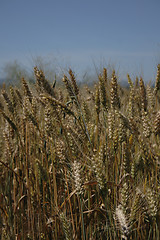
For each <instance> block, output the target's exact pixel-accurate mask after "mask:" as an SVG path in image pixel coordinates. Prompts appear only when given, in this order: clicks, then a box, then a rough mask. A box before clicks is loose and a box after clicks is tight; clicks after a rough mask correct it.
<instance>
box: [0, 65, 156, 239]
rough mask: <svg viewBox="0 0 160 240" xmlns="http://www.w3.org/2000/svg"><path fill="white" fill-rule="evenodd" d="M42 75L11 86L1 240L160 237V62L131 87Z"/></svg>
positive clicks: (1, 138)
mask: <svg viewBox="0 0 160 240" xmlns="http://www.w3.org/2000/svg"><path fill="white" fill-rule="evenodd" d="M34 71H35V78H36V83H35V85H34V86H33V85H31V86H29V84H28V83H27V82H26V80H25V79H24V78H23V79H22V81H21V87H20V88H17V87H10V88H9V89H8V88H7V89H6V88H5V87H3V89H2V90H1V96H0V128H1V129H0V130H1V131H0V236H1V239H2V240H3V239H15V236H16V237H17V239H55V240H60V239H67V240H69V239H77V240H80V239H82V240H94V239H111V240H112V239H121V238H123V239H159V238H160V194H159V193H160V182H159V181H160V65H158V71H157V78H156V83H155V86H154V87H151V86H149V85H147V86H145V83H144V80H143V79H142V78H140V79H138V78H137V79H136V80H135V81H132V80H131V79H130V76H129V75H128V82H129V86H130V87H129V89H126V88H122V87H121V86H120V85H119V84H118V82H117V76H116V73H115V72H114V71H113V73H112V76H111V77H108V76H107V70H106V69H105V68H104V70H103V72H102V73H101V74H100V75H99V79H98V82H97V84H96V85H95V86H94V88H90V89H89V88H88V87H81V88H80V89H79V88H78V86H77V82H76V79H75V75H74V73H73V72H72V70H69V72H68V76H64V78H63V82H64V86H65V87H57V85H56V82H54V84H53V86H51V84H50V83H49V81H47V79H46V78H45V76H44V73H43V72H42V71H40V70H39V69H37V68H35V69H34Z"/></svg>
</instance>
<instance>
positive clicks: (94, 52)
mask: <svg viewBox="0 0 160 240" xmlns="http://www.w3.org/2000/svg"><path fill="white" fill-rule="evenodd" d="M37 56H41V57H44V58H50V57H53V58H54V57H57V58H58V59H59V61H61V60H62V62H63V61H64V62H66V63H67V64H69V65H71V66H73V68H74V71H78V69H87V68H88V67H89V66H93V62H94V63H95V65H97V66H99V65H100V64H103V65H106V66H107V65H108V64H111V65H114V66H115V68H116V69H118V70H119V72H120V74H122V76H123V74H125V73H127V72H129V73H130V74H131V75H133V76H135V75H136V74H137V75H142V76H143V77H144V78H145V79H146V80H147V81H148V80H151V79H154V78H155V75H156V65H157V64H158V62H160V0H0V73H1V75H3V67H4V65H5V64H6V63H7V62H12V61H14V60H15V59H16V60H17V61H18V62H19V63H22V64H23V65H24V66H26V67H30V66H31V62H32V60H33V59H34V58H36V57H37ZM32 64H33V62H32Z"/></svg>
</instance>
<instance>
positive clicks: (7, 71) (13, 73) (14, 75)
mask: <svg viewBox="0 0 160 240" xmlns="http://www.w3.org/2000/svg"><path fill="white" fill-rule="evenodd" d="M3 73H4V76H5V82H6V84H13V85H19V84H20V80H21V78H22V77H24V78H27V80H29V79H31V76H30V74H29V73H28V72H27V71H26V69H25V68H24V67H23V66H21V64H19V63H18V62H17V61H16V60H15V61H13V62H9V63H7V64H6V65H5V66H4V68H3Z"/></svg>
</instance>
